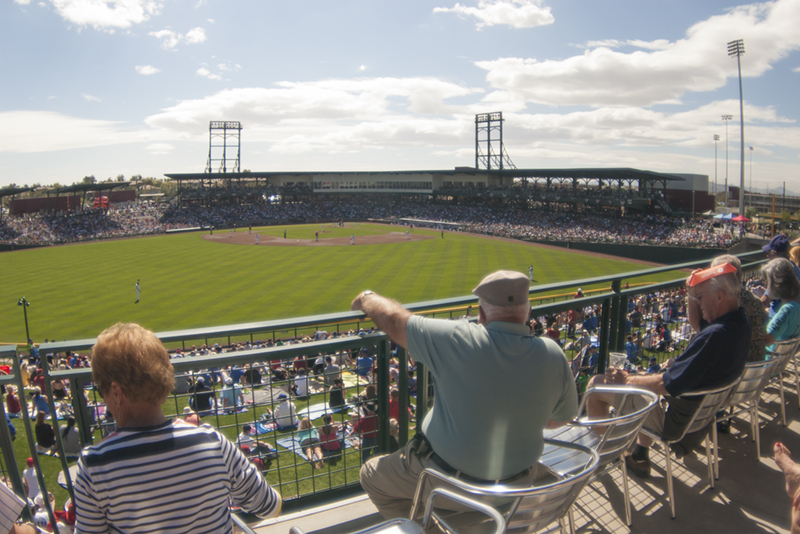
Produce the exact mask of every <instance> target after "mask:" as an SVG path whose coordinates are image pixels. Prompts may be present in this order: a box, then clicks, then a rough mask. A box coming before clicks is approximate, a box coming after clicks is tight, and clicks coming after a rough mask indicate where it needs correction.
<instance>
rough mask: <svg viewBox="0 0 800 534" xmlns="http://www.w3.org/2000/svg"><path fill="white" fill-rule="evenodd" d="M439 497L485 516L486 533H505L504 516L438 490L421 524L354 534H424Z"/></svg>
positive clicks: (390, 524)
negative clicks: (489, 524)
mask: <svg viewBox="0 0 800 534" xmlns="http://www.w3.org/2000/svg"><path fill="white" fill-rule="evenodd" d="M438 497H445V498H447V499H449V500H452V501H455V502H457V503H459V504H461V505H462V506H464V507H466V508H468V509H469V510H472V511H473V512H478V513H480V514H483V515H484V516H485V517H484V519H485V520H486V519H489V520H491V521H492V522H493V523H494V528H493V529H492V530H488V531H486V534H503V533H504V532H505V530H506V522H505V520H504V519H503V516H502V515H501V514H500V512H498V511H497V510H495V509H494V508H492V507H491V506H489V505H488V504H484V503H481V502H478V501H476V500H474V499H470V498H469V497H465V496H464V495H460V494H457V493H454V492H452V491H449V490H447V489H444V488H436V489H434V490H433V491H431V493H430V495H429V496H428V500H427V503H426V505H425V514H424V515H423V517H422V523H421V524H417V523H415V522H414V521H412V520H411V519H390V520H389V521H384V522H383V523H380V524H378V525H375V526H372V527H369V528H366V529H363V530H359V531H358V532H356V533H354V534H422V533H423V532H425V530H426V529H427V528H428V527H429V526H430V524H431V518H432V517H433V509H434V505H435V501H436V499H437V498H438ZM412 517H413V516H412ZM482 524H484V523H482ZM289 534H304V532H303V531H302V530H301V529H300V528H299V527H292V528H290V529H289Z"/></svg>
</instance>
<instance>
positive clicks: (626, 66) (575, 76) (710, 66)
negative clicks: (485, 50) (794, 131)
mask: <svg viewBox="0 0 800 534" xmlns="http://www.w3.org/2000/svg"><path fill="white" fill-rule="evenodd" d="M797 20H800V2H798V1H797V0H778V1H777V2H774V3H769V4H757V5H751V6H741V7H737V8H734V9H732V10H730V11H728V12H727V13H725V14H723V15H719V16H715V17H711V18H709V19H707V20H705V21H702V22H699V23H697V24H695V25H694V26H692V27H691V28H689V30H688V31H687V32H686V37H685V38H684V39H680V40H678V41H675V42H674V43H668V44H667V43H665V42H663V41H661V40H658V41H652V42H649V43H646V42H638V41H622V42H605V43H604V44H605V46H601V47H598V48H593V49H590V50H587V51H586V52H585V53H584V54H583V55H580V56H573V57H569V58H566V59H563V60H546V61H538V60H536V59H531V58H513V57H512V58H500V59H496V60H493V61H479V62H476V65H477V66H479V67H480V68H483V69H485V70H486V71H487V75H486V79H487V81H488V82H489V83H490V85H492V87H494V88H495V89H497V90H498V91H501V92H503V93H504V95H505V96H504V98H505V99H506V100H516V101H517V102H519V103H522V104H523V105H524V103H528V102H534V103H540V104H547V105H589V106H594V107H602V106H631V105H633V106H651V105H653V104H656V103H676V102H679V101H680V99H681V97H682V96H683V95H684V93H686V92H690V91H713V90H715V89H718V88H719V87H722V86H723V85H725V83H726V81H727V79H728V78H729V77H733V76H737V67H736V61H735V60H733V59H731V58H729V57H728V55H727V46H726V45H727V42H728V41H732V40H734V39H738V38H741V39H744V43H745V48H746V51H747V52H746V54H745V56H744V57H743V58H742V74H743V75H744V76H746V77H755V76H760V75H761V74H763V73H764V72H765V71H767V70H769V69H771V68H772V64H773V63H775V62H777V61H778V60H780V59H782V58H784V57H785V56H786V55H788V54H789V53H790V52H791V51H793V50H796V49H798V48H800V32H797V28H796V21H797ZM619 43H625V44H628V45H633V46H638V47H640V48H648V47H649V48H650V49H651V50H652V51H648V52H645V51H642V50H635V51H633V52H630V53H621V52H618V51H614V50H612V49H611V48H609V45H613V46H618V44H619ZM634 43H636V44H634Z"/></svg>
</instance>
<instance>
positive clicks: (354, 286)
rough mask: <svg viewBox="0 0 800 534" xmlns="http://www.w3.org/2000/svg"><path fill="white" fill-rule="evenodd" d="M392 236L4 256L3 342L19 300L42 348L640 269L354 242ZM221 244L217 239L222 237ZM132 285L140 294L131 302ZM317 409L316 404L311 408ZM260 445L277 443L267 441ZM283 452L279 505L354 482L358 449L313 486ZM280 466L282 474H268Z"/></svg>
mask: <svg viewBox="0 0 800 534" xmlns="http://www.w3.org/2000/svg"><path fill="white" fill-rule="evenodd" d="M284 229H286V230H287V234H288V235H287V237H288V238H289V239H308V240H313V239H314V233H315V232H316V231H318V230H319V229H320V227H319V225H316V224H314V225H302V226H289V227H267V228H254V229H253V233H256V232H258V233H259V234H260V236H261V237H262V243H264V241H265V239H266V236H270V235H271V236H275V237H279V238H281V239H282V238H283V231H284ZM241 231H242V230H240V233H241ZM400 231H402V232H405V229H404V228H400V227H389V226H383V225H371V224H359V225H352V226H348V227H346V228H341V229H340V228H335V227H332V226H331V227H327V226H326V231H325V232H324V233H323V234H322V235H321V236H320V239H330V238H349V236H350V235H351V234H355V235H356V243H357V245H356V246H349V245H344V246H321V247H279V246H258V247H255V246H246V245H234V244H229V243H224V242H222V243H221V242H212V241H207V240H204V239H203V236H205V235H206V233H188V234H174V235H167V236H157V237H145V238H136V239H125V240H119V241H104V242H93V243H85V244H77V245H69V246H60V247H49V248H41V249H32V250H25V251H17V252H9V253H3V254H0V269H1V270H2V273H3V275H4V276H3V280H4V282H3V284H2V286H0V324H1V325H2V328H0V342H6V343H20V344H22V343H24V341H25V326H24V321H23V316H22V309H21V308H20V307H18V306H17V301H18V300H19V298H20V297H23V296H24V297H26V298H27V299H28V300H29V301H30V302H31V306H30V308H28V318H29V322H30V328H31V335H32V337H33V338H34V340H35V341H37V342H41V341H43V340H44V339H45V338H47V339H51V340H52V339H54V338H55V339H58V340H62V339H83V338H91V337H94V336H96V335H97V334H98V333H99V332H100V331H101V330H103V329H104V328H106V327H108V326H110V325H111V324H113V323H115V322H117V321H133V322H137V323H140V324H142V325H144V326H146V327H147V328H150V329H153V330H155V331H165V330H175V329H182V328H196V327H204V326H214V325H220V324H235V323H243V322H253V321H264V320H270V319H282V318H290V317H300V316H304V315H316V314H321V313H332V312H337V311H346V310H348V309H349V305H350V301H351V300H352V298H353V297H354V296H355V295H356V294H357V293H358V292H359V291H361V290H363V289H367V288H370V289H373V290H376V291H379V292H381V293H383V294H386V295H388V296H391V297H393V298H396V299H397V300H399V301H400V302H404V303H412V302H419V301H424V300H431V299H437V298H446V297H454V296H462V295H467V294H469V293H470V292H471V290H472V288H473V287H474V286H475V285H476V284H477V282H478V281H479V280H480V279H481V278H482V277H483V276H484V275H485V274H487V273H489V272H492V271H494V270H497V269H514V270H519V271H522V272H526V273H527V268H528V266H529V265H531V264H533V265H534V267H535V283H537V284H547V283H553V282H559V281H565V280H571V279H581V278H588V277H596V276H605V275H609V274H614V273H621V272H628V271H635V270H641V268H642V266H641V265H640V264H637V263H635V262H629V261H624V260H615V259H608V258H601V257H596V256H590V255H585V254H580V253H576V252H573V251H568V250H553V249H549V248H543V247H537V246H532V245H529V244H525V243H522V242H506V241H501V240H492V239H486V238H480V237H472V236H465V235H460V234H450V233H447V234H445V239H441V238H440V234H439V232H437V231H428V230H414V233H415V234H425V235H430V236H431V237H433V239H428V240H422V241H405V240H401V241H400V242H398V243H393V244H380V245H365V244H361V245H359V244H358V240H359V237H361V236H368V235H378V234H382V233H387V232H400ZM226 234H227V232H224V231H223V232H222V235H223V237H224V236H225V235H226ZM217 236H219V234H217ZM223 241H224V240H223ZM671 278H675V276H674V275H669V274H665V275H659V276H654V277H652V279H651V280H649V281H661V280H668V279H671ZM137 279H140V280H141V287H142V294H141V301H140V302H139V303H138V304H135V302H134V301H135V298H136V293H135V290H134V283H135V282H136V280H137ZM584 289H586V288H584ZM356 392H357V391H351V392H350V394H354V393H356ZM317 397H318V398H317ZM323 400H324V398H323V397H322V396H315V397H314V398H312V399H311V402H312V403H314V402H322V401H323ZM171 402H172V401H170V402H168V405H167V406H166V407H165V412H166V413H170V414H180V413H182V408H183V406H184V405H185V404H186V399H185V398H181V400H180V401H179V402H178V403H177V404H176V405H173V404H171ZM300 407H301V406H300V405H298V408H300ZM260 410H261V411H258V410H257V411H256V412H253V411H252V410H251V413H250V414H243V415H239V416H223V417H220V418H219V420H216V418H209V420H208V421H207V422H210V423H212V424H214V425H215V426H219V427H220V428H221V430H222V432H223V433H224V434H226V435H228V437H229V438H232V439H233V438H235V436H236V434H237V433H238V429H237V428H236V426H235V424H236V422H237V421H239V422H241V421H243V420H248V421H253V420H254V419H255V418H256V417H257V416H258V415H260V413H262V412H263V408H262V409H260ZM337 419H339V416H337ZM316 423H317V424H319V423H320V421H316ZM228 425H234V426H232V427H228ZM15 426H16V427H17V429H18V437H17V440H16V442H15V443H14V448H15V452H16V456H17V463H18V465H19V467H20V470H21V469H24V461H25V458H27V456H28V455H29V452H28V450H27V441H26V439H25V431H24V428H23V426H22V424H21V421H20V420H15ZM98 438H99V436H98ZM268 440H269V441H270V442H272V443H274V438H272V437H270V438H269V439H268ZM280 454H281V455H280V459H279V461H278V462H276V463H275V464H274V465H273V470H272V471H271V472H270V473H269V474H268V475H267V476H268V478H269V480H270V482H271V483H273V484H276V485H277V484H280V485H281V486H282V491H283V492H284V497H285V498H290V497H291V496H293V495H298V494H305V493H308V492H310V491H314V490H320V489H324V488H326V487H331V486H336V485H339V484H342V483H343V482H344V480H345V474H346V476H347V479H348V480H349V481H352V480H356V479H357V476H358V464H359V459H360V455H359V453H358V451H348V454H347V455H346V456H345V457H344V458H343V461H342V462H341V463H340V464H339V465H338V466H336V467H328V466H326V469H325V471H324V472H323V473H313V474H314V475H315V476H313V477H312V469H311V467H310V465H308V464H307V463H304V462H302V461H298V459H297V458H296V457H295V455H294V454H292V453H291V452H285V451H282V452H281V453H280ZM40 460H41V462H42V467H43V469H44V471H45V474H46V477H47V481H48V482H47V484H48V488H49V489H50V490H51V491H54V493H55V494H56V496H57V499H58V502H59V503H62V502H63V500H64V499H65V498H66V492H65V491H63V490H61V488H59V487H58V486H57V485H56V484H55V478H56V476H57V474H58V472H59V471H60V470H61V467H60V463H59V462H58V460H56V459H55V458H49V457H40ZM70 463H72V462H70ZM278 465H280V466H281V468H280V469H275V468H276V467H277V466H278ZM284 466H285V467H284ZM320 475H322V477H320Z"/></svg>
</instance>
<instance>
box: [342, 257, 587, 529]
mask: <svg viewBox="0 0 800 534" xmlns="http://www.w3.org/2000/svg"><path fill="white" fill-rule="evenodd" d="M529 289H530V280H528V277H527V276H525V275H524V274H523V273H518V272H513V271H498V272H496V273H493V274H490V275H489V276H487V277H486V278H484V279H483V281H481V283H480V284H478V287H476V288H475V289H474V290H473V293H474V294H475V295H477V296H478V298H479V302H478V304H479V307H478V318H479V320H478V323H477V324H476V323H472V322H469V321H466V320H457V321H450V320H442V319H428V318H424V317H419V316H416V315H412V314H411V312H409V311H408V310H406V309H404V308H403V307H402V306H401V305H400V304H398V303H397V302H395V301H393V300H391V299H388V298H386V297H382V296H380V295H378V294H376V293H373V292H372V291H364V292H363V293H361V294H359V295H358V296H357V297H356V298H355V300H353V303H352V305H351V309H353V310H361V311H363V312H364V313H365V314H366V315H367V316H368V317H369V318H370V319H372V321H373V322H374V323H375V324H376V325H378V327H379V328H380V329H381V330H383V331H384V332H386V333H387V334H388V335H389V337H390V338H391V339H392V340H393V341H394V342H395V343H397V344H398V345H400V346H402V347H406V348H407V349H408V350H409V351H410V353H411V355H413V357H414V359H415V360H416V361H418V362H421V363H423V364H424V365H425V368H426V369H427V370H429V371H430V372H431V374H432V375H433V377H434V384H435V386H434V387H435V388H436V395H435V396H434V406H433V410H431V411H430V412H429V413H428V414H427V415H426V416H425V420H424V421H423V422H422V424H421V425H420V429H421V431H420V432H419V433H418V434H417V435H416V436H414V439H412V440H411V441H409V442H408V444H407V445H406V446H405V447H403V448H402V449H400V450H399V451H397V452H395V453H393V454H390V455H387V456H380V457H377V458H372V459H371V460H369V461H368V462H367V463H365V464H364V465H363V466H362V468H361V485H362V487H363V488H364V490H365V491H366V492H367V495H369V498H370V499H371V500H372V502H373V504H375V506H376V507H377V508H378V510H379V511H380V512H381V514H383V516H384V517H386V518H395V517H408V516H409V513H410V511H411V504H412V503H411V501H412V498H413V496H414V490H415V488H416V485H417V478H418V477H419V474H420V473H421V472H422V471H423V470H424V469H425V468H426V467H432V468H435V469H438V470H441V471H444V472H446V473H449V474H451V475H453V476H456V477H458V478H461V479H463V480H465V481H468V482H483V483H494V482H502V483H512V482H513V483H522V484H524V483H529V482H531V481H533V480H534V479H535V477H536V468H535V464H536V462H537V460H538V459H539V456H540V455H541V453H542V449H543V447H544V441H543V437H542V432H543V430H544V429H545V428H546V427H550V426H552V427H555V426H560V425H561V424H563V423H564V422H566V421H570V420H571V419H572V418H573V417H575V416H576V415H577V409H578V398H577V393H576V390H575V384H574V383H573V380H572V373H571V372H570V369H569V365H568V363H567V359H566V357H565V356H564V353H563V352H562V351H561V349H560V348H559V347H558V345H557V344H556V343H555V342H554V341H552V340H550V339H547V338H537V337H534V336H532V335H531V334H530V329H529V328H528V326H527V325H526V323H527V321H528V316H529V314H530V308H531V307H530V302H529V301H528V293H529ZM481 392H484V393H485V394H480V393H481ZM429 490H430V488H426V492H427V491H429Z"/></svg>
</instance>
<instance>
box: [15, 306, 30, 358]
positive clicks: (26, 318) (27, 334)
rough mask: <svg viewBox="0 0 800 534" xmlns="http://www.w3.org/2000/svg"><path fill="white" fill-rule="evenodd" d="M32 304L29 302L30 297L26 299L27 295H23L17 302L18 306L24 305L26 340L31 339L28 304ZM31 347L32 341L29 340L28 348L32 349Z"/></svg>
mask: <svg viewBox="0 0 800 534" xmlns="http://www.w3.org/2000/svg"><path fill="white" fill-rule="evenodd" d="M30 305H31V303H30V302H28V299H26V298H25V297H22V298H21V299H19V302H17V306H22V313H23V315H24V316H25V339H26V340H30V338H31V332H30V330H29V329H28V306H30ZM30 347H31V343H30V341H28V349H30Z"/></svg>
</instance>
